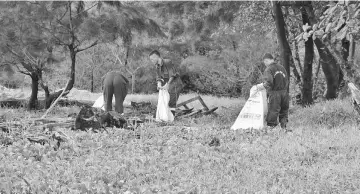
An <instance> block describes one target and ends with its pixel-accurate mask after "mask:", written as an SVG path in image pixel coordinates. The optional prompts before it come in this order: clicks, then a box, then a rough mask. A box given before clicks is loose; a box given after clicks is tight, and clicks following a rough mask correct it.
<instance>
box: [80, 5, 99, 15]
mask: <svg viewBox="0 0 361 194" xmlns="http://www.w3.org/2000/svg"><path fill="white" fill-rule="evenodd" d="M98 4H99V2H98V3H96V4H94V5H92V6H91V7H90V8H88V9H86V10H84V11H82V12H80V13H78V14H76V15H74V17H76V16H78V15H80V14H82V13H84V12H87V11H89V10H90V9H91V8H93V7H95V6H97V5H98Z"/></svg>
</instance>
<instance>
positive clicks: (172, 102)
mask: <svg viewBox="0 0 361 194" xmlns="http://www.w3.org/2000/svg"><path fill="white" fill-rule="evenodd" d="M178 98H179V93H169V103H168V106H169V108H171V110H172V109H175V108H176V107H177V101H178Z"/></svg>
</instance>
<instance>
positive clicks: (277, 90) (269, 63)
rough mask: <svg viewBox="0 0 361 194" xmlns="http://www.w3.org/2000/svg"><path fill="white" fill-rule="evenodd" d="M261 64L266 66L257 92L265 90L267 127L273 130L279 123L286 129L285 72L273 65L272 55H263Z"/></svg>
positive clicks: (286, 98) (275, 64) (287, 106)
mask: <svg viewBox="0 0 361 194" xmlns="http://www.w3.org/2000/svg"><path fill="white" fill-rule="evenodd" d="M263 62H264V64H265V65H266V69H265V71H264V73H263V80H264V82H263V83H261V84H258V85H257V90H262V89H266V90H267V97H268V114H267V117H266V121H267V125H268V126H269V127H271V128H273V127H276V126H277V125H278V122H280V123H281V128H282V129H286V125H287V123H288V109H289V95H288V91H287V88H288V84H289V83H288V75H287V71H286V69H285V68H284V67H283V66H282V65H279V64H277V63H275V61H274V59H273V57H272V55H271V54H269V53H267V54H265V55H264V57H263ZM277 120H278V121H277Z"/></svg>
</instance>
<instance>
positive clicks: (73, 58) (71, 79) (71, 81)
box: [65, 45, 76, 91]
mask: <svg viewBox="0 0 361 194" xmlns="http://www.w3.org/2000/svg"><path fill="white" fill-rule="evenodd" d="M69 51H70V59H71V67H70V77H69V82H68V83H69V84H68V85H67V86H66V88H65V90H66V91H70V90H71V89H72V88H73V86H74V83H75V62H76V51H75V48H73V46H72V45H69Z"/></svg>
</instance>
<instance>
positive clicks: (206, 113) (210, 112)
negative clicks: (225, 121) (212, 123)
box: [203, 107, 218, 115]
mask: <svg viewBox="0 0 361 194" xmlns="http://www.w3.org/2000/svg"><path fill="white" fill-rule="evenodd" d="M217 109H218V107H214V108H212V109H211V110H208V111H206V112H204V113H203V114H204V115H209V114H212V113H213V112H214V111H216V110H217Z"/></svg>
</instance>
